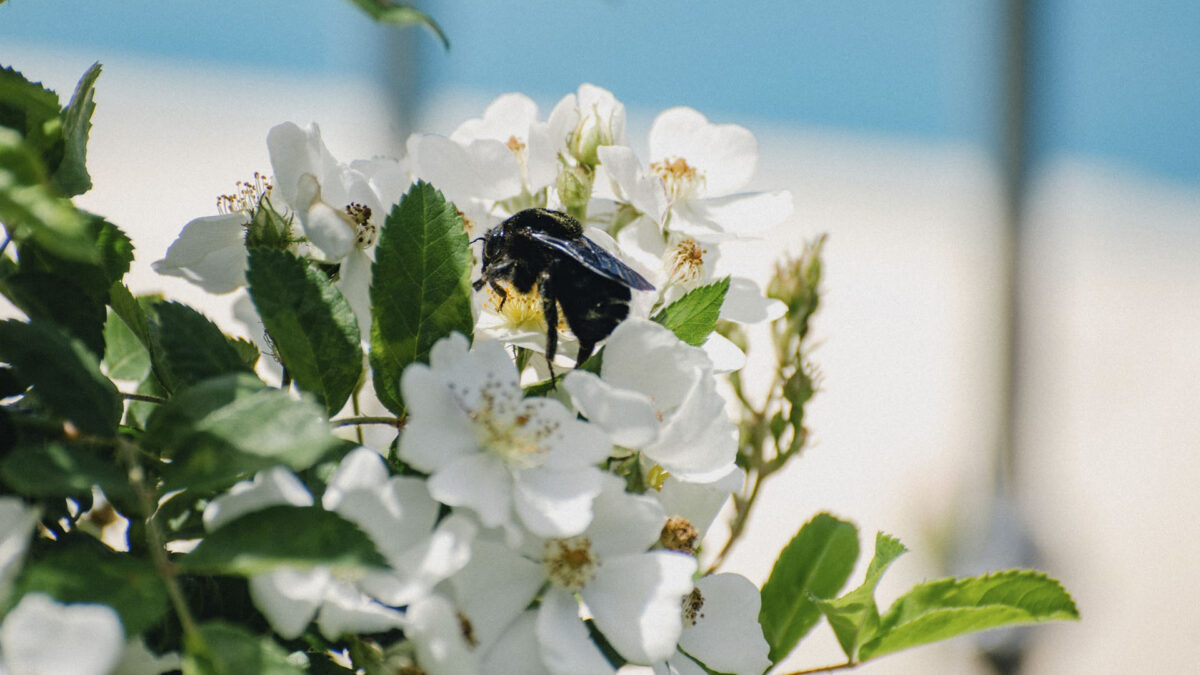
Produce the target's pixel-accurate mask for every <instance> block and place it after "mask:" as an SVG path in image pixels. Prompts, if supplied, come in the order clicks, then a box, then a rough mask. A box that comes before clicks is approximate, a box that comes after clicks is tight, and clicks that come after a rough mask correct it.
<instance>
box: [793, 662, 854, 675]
mask: <svg viewBox="0 0 1200 675" xmlns="http://www.w3.org/2000/svg"><path fill="white" fill-rule="evenodd" d="M858 665H859V664H858V663H855V662H854V661H847V662H846V663H839V664H836V665H832V666H821V667H820V668H809V669H808V670H795V671H792V672H790V673H785V674H784V675H812V673H832V672H833V671H835V670H849V669H851V668H856V667H858Z"/></svg>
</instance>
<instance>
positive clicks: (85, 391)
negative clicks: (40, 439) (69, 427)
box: [0, 319, 121, 437]
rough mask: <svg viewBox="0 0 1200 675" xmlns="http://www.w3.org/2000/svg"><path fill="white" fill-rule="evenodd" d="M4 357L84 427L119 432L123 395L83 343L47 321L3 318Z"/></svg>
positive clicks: (49, 402) (0, 349)
mask: <svg viewBox="0 0 1200 675" xmlns="http://www.w3.org/2000/svg"><path fill="white" fill-rule="evenodd" d="M0 360H3V361H6V362H8V363H9V364H10V365H11V366H12V367H13V368H15V369H16V370H17V374H18V375H19V376H20V379H22V380H23V381H26V382H29V383H30V384H31V385H32V386H33V388H34V391H35V392H36V393H37V396H38V399H39V400H40V401H42V402H43V403H45V405H46V407H48V408H49V409H50V410H52V411H53V412H54V413H55V414H57V415H58V416H60V417H62V418H64V419H68V420H70V421H71V422H73V423H74V424H75V426H76V427H78V428H79V429H80V430H81V431H83V432H84V433H88V434H94V435H97V436H105V437H108V436H113V435H115V434H116V431H117V422H118V420H119V419H120V417H121V397H120V394H119V393H118V392H117V388H116V387H115V386H113V383H112V382H111V381H110V380H109V379H108V378H107V377H104V375H102V374H101V373H100V364H99V361H98V359H97V358H96V357H95V355H94V354H92V353H91V352H89V351H88V349H87V347H85V346H84V345H83V343H81V342H79V341H77V340H72V339H70V338H68V337H66V336H64V335H62V334H61V333H59V332H58V331H56V330H53V329H51V328H47V327H46V326H43V325H41V324H34V323H23V322H21V321H15V320H11V319H10V320H8V321H4V322H0Z"/></svg>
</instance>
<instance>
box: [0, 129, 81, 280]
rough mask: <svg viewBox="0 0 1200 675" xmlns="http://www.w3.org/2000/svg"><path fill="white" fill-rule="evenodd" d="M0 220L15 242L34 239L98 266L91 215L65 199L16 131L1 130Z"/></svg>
mask: <svg viewBox="0 0 1200 675" xmlns="http://www.w3.org/2000/svg"><path fill="white" fill-rule="evenodd" d="M0 222H3V223H4V224H5V225H6V226H7V228H8V230H9V233H10V234H11V235H12V237H13V239H14V240H15V241H17V242H22V241H26V240H29V239H32V240H34V241H37V242H38V243H39V244H41V245H42V246H43V247H44V248H46V249H47V250H50V251H53V252H54V253H56V254H58V255H60V256H62V257H64V258H70V259H72V260H82V261H86V262H94V261H95V260H96V259H97V256H96V250H95V246H94V241H93V239H92V237H91V236H90V231H89V228H88V217H87V215H86V214H84V213H83V212H82V211H79V210H77V209H76V208H75V206H74V205H73V204H71V202H70V200H67V199H63V198H62V197H61V196H60V195H58V194H57V193H56V192H55V190H54V189H53V188H52V187H51V186H50V184H49V182H48V181H47V179H46V168H45V165H44V164H43V163H42V160H41V158H39V157H38V156H37V155H36V154H34V152H33V151H32V150H31V149H30V148H29V147H28V146H27V145H25V143H24V142H23V140H22V138H21V135H20V134H19V133H17V132H16V131H14V130H12V129H10V128H6V127H4V126H0Z"/></svg>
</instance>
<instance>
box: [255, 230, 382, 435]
mask: <svg viewBox="0 0 1200 675" xmlns="http://www.w3.org/2000/svg"><path fill="white" fill-rule="evenodd" d="M246 281H247V282H248V283H249V285H250V297H251V298H252V299H253V300H254V306H255V307H257V308H258V314H259V316H261V317H262V320H263V324H264V325H265V326H266V328H267V331H268V332H269V333H270V335H271V340H272V341H273V342H274V344H275V350H276V351H277V352H278V354H279V357H280V359H281V360H282V361H283V365H284V366H286V367H287V369H288V373H290V374H291V376H292V378H293V379H294V380H295V382H296V384H297V385H298V386H299V387H300V388H301V389H304V390H305V391H308V392H311V393H313V394H314V395H316V397H317V399H318V400H319V401H321V403H323V404H324V405H325V410H326V411H327V412H328V413H329V414H330V415H333V414H335V413H337V411H339V410H341V409H342V406H343V405H345V403H346V399H348V398H350V394H351V393H352V392H353V391H354V387H355V386H356V385H357V384H358V378H359V376H360V375H362V366H363V363H362V361H363V358H362V347H361V346H360V342H359V331H358V319H357V317H355V315H354V310H353V309H351V308H350V303H349V302H346V298H345V297H343V296H342V293H341V291H339V290H338V289H337V287H336V286H334V285H333V284H332V283H331V282H330V281H329V277H327V276H326V275H325V274H324V273H322V272H321V271H320V270H317V269H314V268H313V267H311V266H309V265H308V264H307V263H305V262H304V261H303V260H301V259H300V258H297V257H295V256H293V255H291V254H290V253H287V252H284V251H274V250H271V249H266V248H253V249H250V267H249V269H248V270H247V271H246Z"/></svg>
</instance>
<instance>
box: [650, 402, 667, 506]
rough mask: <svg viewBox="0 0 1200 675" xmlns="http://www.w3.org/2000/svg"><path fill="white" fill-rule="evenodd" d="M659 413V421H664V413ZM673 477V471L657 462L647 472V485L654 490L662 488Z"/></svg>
mask: <svg viewBox="0 0 1200 675" xmlns="http://www.w3.org/2000/svg"><path fill="white" fill-rule="evenodd" d="M657 414H658V418H659V419H658V421H659V422H661V421H662V413H657ZM670 477H671V473H670V472H669V471H667V470H666V469H664V468H663V467H662V465H661V464H655V465H654V466H652V467H650V470H649V471H647V472H646V485H649V486H650V487H651V488H652V489H654V490H662V488H663V484H665V483H666V482H667V479H668V478H670Z"/></svg>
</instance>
